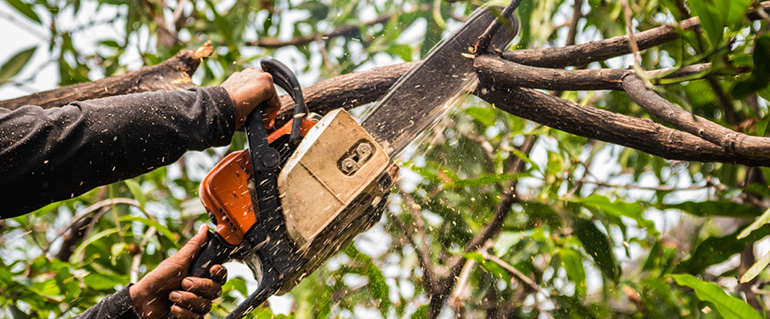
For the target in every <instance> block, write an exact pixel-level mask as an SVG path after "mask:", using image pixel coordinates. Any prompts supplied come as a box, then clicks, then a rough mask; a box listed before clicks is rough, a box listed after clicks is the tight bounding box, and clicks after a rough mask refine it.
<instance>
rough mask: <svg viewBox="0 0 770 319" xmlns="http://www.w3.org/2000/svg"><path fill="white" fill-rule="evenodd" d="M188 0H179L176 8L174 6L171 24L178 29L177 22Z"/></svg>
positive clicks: (182, 14)
mask: <svg viewBox="0 0 770 319" xmlns="http://www.w3.org/2000/svg"><path fill="white" fill-rule="evenodd" d="M188 1H189V0H179V1H178V2H177V4H176V8H174V15H173V18H172V19H171V24H172V25H174V27H175V28H176V29H177V31H179V23H180V19H182V17H183V16H184V7H185V6H186V5H187V2H188Z"/></svg>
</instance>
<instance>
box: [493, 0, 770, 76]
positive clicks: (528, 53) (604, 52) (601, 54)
mask: <svg viewBox="0 0 770 319" xmlns="http://www.w3.org/2000/svg"><path fill="white" fill-rule="evenodd" d="M759 10H763V11H765V12H767V13H770V1H765V2H762V3H760V4H759V5H758V6H757V8H756V9H754V10H752V11H750V12H749V13H748V14H747V15H746V16H747V18H749V19H750V20H759V19H762V16H761V15H760V14H759V13H758V12H757V11H759ZM698 27H700V21H699V20H698V18H697V17H695V18H689V19H686V20H682V21H680V22H679V23H676V24H667V25H664V26H661V27H657V28H653V29H650V30H647V31H643V32H639V33H635V34H634V35H633V37H634V39H636V44H637V45H638V47H639V50H640V51H642V50H646V49H649V48H651V47H655V46H658V45H661V44H663V43H666V42H670V41H673V40H676V39H677V38H679V34H678V33H677V32H678V30H694V29H696V28H698ZM631 52H632V50H631V48H630V47H629V40H628V35H623V36H617V37H613V38H609V39H604V40H601V41H593V42H589V43H584V44H578V45H572V46H566V47H563V48H544V49H528V50H517V51H508V52H505V53H504V54H503V57H504V58H505V59H506V60H510V61H514V62H518V63H521V64H526V65H531V66H541V67H547V68H563V67H567V66H583V65H586V64H588V63H591V62H596V61H603V60H606V59H609V58H613V57H616V56H621V55H625V54H629V53H631Z"/></svg>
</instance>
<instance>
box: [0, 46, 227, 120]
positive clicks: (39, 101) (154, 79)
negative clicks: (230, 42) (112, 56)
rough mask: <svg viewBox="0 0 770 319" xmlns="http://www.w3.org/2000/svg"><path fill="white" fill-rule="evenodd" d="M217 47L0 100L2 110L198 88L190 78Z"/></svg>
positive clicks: (184, 51) (61, 104) (187, 52)
mask: <svg viewBox="0 0 770 319" xmlns="http://www.w3.org/2000/svg"><path fill="white" fill-rule="evenodd" d="M212 52H214V47H212V46H211V44H210V43H208V42H207V43H206V44H204V45H202V46H200V47H199V48H197V49H195V51H189V50H183V51H179V53H177V54H176V55H175V56H174V57H173V58H171V59H168V60H166V61H164V62H163V63H160V64H157V65H153V66H146V67H143V68H141V69H139V70H136V71H133V72H129V73H126V74H123V75H118V76H112V77H108V78H104V79H101V80H96V81H93V82H85V83H79V84H74V85H68V86H63V87H60V88H57V89H53V90H50V91H44V92H39V93H35V94H32V95H27V96H22V97H19V98H15V99H10V100H5V101H0V107H3V108H7V109H11V110H14V109H17V108H19V107H21V106H24V105H40V106H42V107H43V108H52V107H58V106H63V105H66V104H69V103H72V102H74V101H84V100H91V99H97V98H101V97H107V96H113V95H123V94H129V93H139V92H150V91H158V90H184V89H187V88H191V87H195V86H196V84H195V83H193V82H192V79H191V78H190V77H191V76H192V74H193V73H194V72H195V70H196V69H197V68H198V65H199V64H200V61H201V60H202V59H203V58H205V57H208V56H209V55H211V53H212Z"/></svg>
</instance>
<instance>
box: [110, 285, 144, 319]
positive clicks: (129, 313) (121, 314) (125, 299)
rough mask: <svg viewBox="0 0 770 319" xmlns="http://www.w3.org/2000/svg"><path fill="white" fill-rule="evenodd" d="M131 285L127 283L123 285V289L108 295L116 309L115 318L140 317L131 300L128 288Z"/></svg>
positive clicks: (132, 318) (128, 318)
mask: <svg viewBox="0 0 770 319" xmlns="http://www.w3.org/2000/svg"><path fill="white" fill-rule="evenodd" d="M132 285H133V284H128V285H127V286H125V287H123V289H121V290H120V291H118V292H117V293H115V294H114V295H112V296H110V299H112V300H110V301H111V303H112V304H114V305H116V308H117V309H116V310H117V311H118V313H117V317H116V318H120V319H140V318H139V314H138V313H136V308H134V301H133V300H131V293H130V292H129V290H128V289H129V288H130V287H131V286H132Z"/></svg>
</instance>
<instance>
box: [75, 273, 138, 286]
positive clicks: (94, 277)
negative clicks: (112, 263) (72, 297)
mask: <svg viewBox="0 0 770 319" xmlns="http://www.w3.org/2000/svg"><path fill="white" fill-rule="evenodd" d="M83 282H84V283H85V284H86V286H88V287H89V288H91V289H95V290H107V289H113V288H115V286H117V285H125V284H126V283H127V282H128V276H118V275H115V274H109V273H97V272H91V273H89V274H88V275H86V276H85V278H83Z"/></svg>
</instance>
